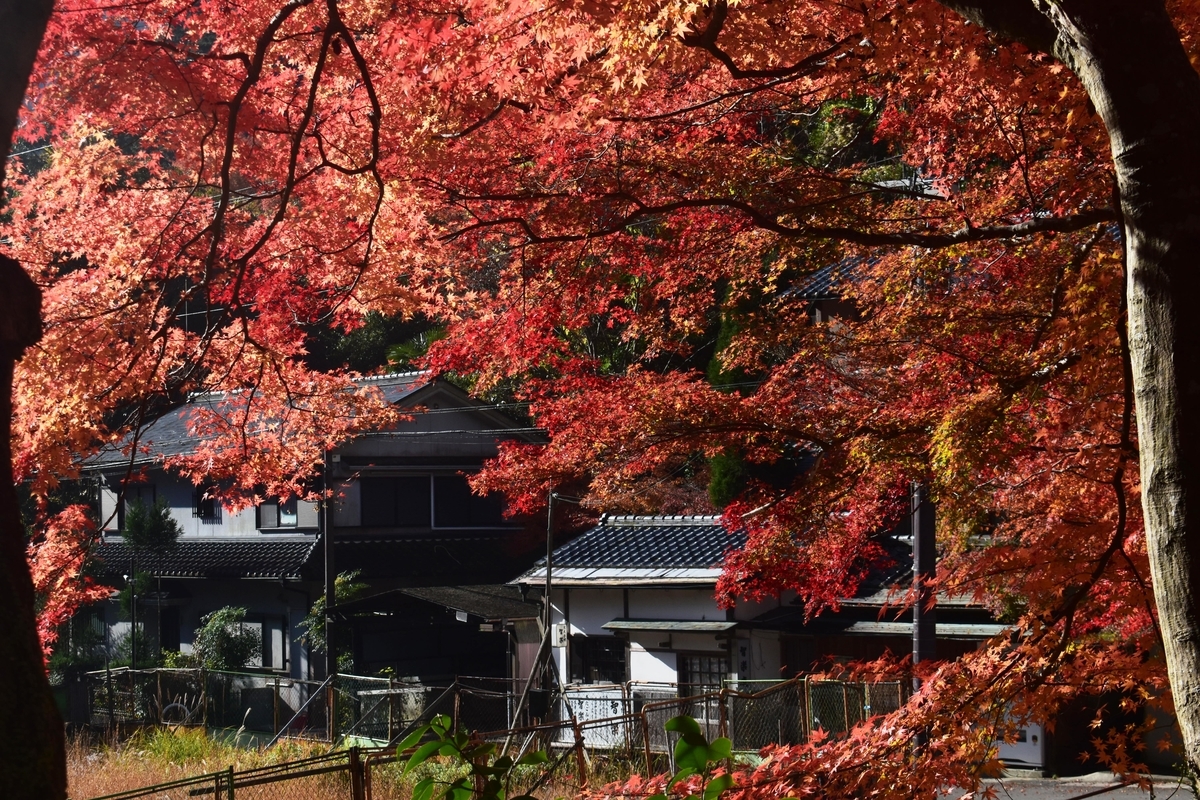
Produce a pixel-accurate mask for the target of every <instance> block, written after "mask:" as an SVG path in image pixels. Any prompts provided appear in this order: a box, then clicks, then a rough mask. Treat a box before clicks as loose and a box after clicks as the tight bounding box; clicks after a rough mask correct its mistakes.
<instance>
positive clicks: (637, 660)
mask: <svg viewBox="0 0 1200 800" xmlns="http://www.w3.org/2000/svg"><path fill="white" fill-rule="evenodd" d="M678 677H679V673H678V667H677V665H676V658H675V654H674V653H672V652H666V651H662V650H646V649H645V648H644V647H642V646H641V645H640V644H636V643H631V644H630V646H629V678H630V680H633V681H642V682H649V683H675V682H676V681H677V679H678Z"/></svg>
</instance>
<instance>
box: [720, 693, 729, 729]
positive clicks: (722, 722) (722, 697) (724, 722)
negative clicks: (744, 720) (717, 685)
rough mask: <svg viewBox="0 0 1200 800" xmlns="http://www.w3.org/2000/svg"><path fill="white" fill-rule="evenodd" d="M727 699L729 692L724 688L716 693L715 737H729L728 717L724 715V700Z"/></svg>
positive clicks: (726, 714)
mask: <svg viewBox="0 0 1200 800" xmlns="http://www.w3.org/2000/svg"><path fill="white" fill-rule="evenodd" d="M728 697H729V690H728V689H726V688H725V687H724V686H722V687H721V689H720V691H718V692H717V706H718V708H717V720H718V721H717V735H718V736H728V735H729V715H728V713H726V709H725V700H726V698H728Z"/></svg>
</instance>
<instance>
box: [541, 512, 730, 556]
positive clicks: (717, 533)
mask: <svg viewBox="0 0 1200 800" xmlns="http://www.w3.org/2000/svg"><path fill="white" fill-rule="evenodd" d="M745 542H746V537H745V534H743V533H732V534H731V533H729V532H728V531H726V530H725V528H723V527H722V526H721V524H720V518H719V517H605V518H603V519H602V520H601V521H600V524H599V525H597V526H596V527H594V528H592V529H591V530H589V531H587V532H586V533H584V534H583V535H581V536H579V537H578V538H577V539H575V540H574V541H572V542H570V543H569V544H566V545H563V546H562V547H560V548H558V549H557V550H555V551H554V563H555V566H559V567H595V568H638V567H643V568H662V567H676V568H688V567H691V568H708V567H715V566H719V565H720V564H721V562H722V561H723V560H724V558H725V553H726V552H727V551H728V550H730V549H731V548H738V547H742V546H743V545H744V544H745Z"/></svg>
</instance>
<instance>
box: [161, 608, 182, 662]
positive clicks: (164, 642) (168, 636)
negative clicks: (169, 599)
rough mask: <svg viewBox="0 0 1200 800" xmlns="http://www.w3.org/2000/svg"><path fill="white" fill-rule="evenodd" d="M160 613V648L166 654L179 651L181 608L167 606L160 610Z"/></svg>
mask: <svg viewBox="0 0 1200 800" xmlns="http://www.w3.org/2000/svg"><path fill="white" fill-rule="evenodd" d="M158 613H159V617H158V647H159V649H160V650H163V651H164V652H165V651H168V650H170V651H177V650H178V649H179V608H178V607H177V606H166V607H164V608H160V610H159V612H158Z"/></svg>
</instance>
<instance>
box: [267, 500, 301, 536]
mask: <svg viewBox="0 0 1200 800" xmlns="http://www.w3.org/2000/svg"><path fill="white" fill-rule="evenodd" d="M299 520H300V517H299V515H298V513H297V509H296V498H294V497H290V498H288V499H287V500H268V501H266V502H265V503H261V504H259V506H258V527H259V528H295V527H296V526H297V525H298V524H299Z"/></svg>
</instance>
